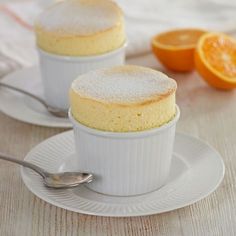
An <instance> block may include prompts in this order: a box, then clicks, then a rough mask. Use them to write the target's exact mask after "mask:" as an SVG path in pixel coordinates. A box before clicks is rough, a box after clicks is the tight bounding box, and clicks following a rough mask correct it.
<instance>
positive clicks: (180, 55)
mask: <svg viewBox="0 0 236 236" xmlns="http://www.w3.org/2000/svg"><path fill="white" fill-rule="evenodd" d="M204 33H205V31H204V30H201V29H180V30H173V31H168V32H164V33H161V34H158V35H156V36H155V37H154V38H153V39H152V50H153V52H154V54H155V55H156V57H157V58H158V59H159V60H160V62H161V63H162V64H163V65H164V66H166V67H167V68H168V69H171V70H174V71H180V72H181V71H191V70H193V69H194V50H195V47H196V44H197V41H198V39H199V38H200V37H201V36H202V35H203V34H204Z"/></svg>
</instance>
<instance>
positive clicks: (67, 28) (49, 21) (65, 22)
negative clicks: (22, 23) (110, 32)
mask: <svg viewBox="0 0 236 236" xmlns="http://www.w3.org/2000/svg"><path fill="white" fill-rule="evenodd" d="M121 17H122V16H121V14H120V10H119V8H118V6H116V5H115V3H114V2H112V1H109V0H66V1H62V2H59V3H58V4H56V5H54V6H52V7H50V8H49V9H47V10H46V11H44V12H43V13H42V14H41V15H40V16H39V18H38V20H37V21H36V25H40V26H41V27H43V28H44V29H46V30H48V31H57V32H60V33H62V34H63V33H64V34H79V35H91V34H94V33H97V32H100V31H104V30H106V29H109V28H112V27H113V26H115V25H116V24H117V23H119V22H120V19H121Z"/></svg>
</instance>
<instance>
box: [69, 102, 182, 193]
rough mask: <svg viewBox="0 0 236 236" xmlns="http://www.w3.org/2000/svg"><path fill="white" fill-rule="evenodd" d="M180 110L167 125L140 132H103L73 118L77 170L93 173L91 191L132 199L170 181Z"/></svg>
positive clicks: (89, 185) (70, 115) (70, 116)
mask: <svg viewBox="0 0 236 236" xmlns="http://www.w3.org/2000/svg"><path fill="white" fill-rule="evenodd" d="M179 116H180V111H179V108H178V106H176V115H175V117H174V118H173V119H172V120H171V121H170V122H169V123H167V124H165V125H163V126H161V127H159V128H154V129H150V130H145V131H139V132H126V133H119V132H104V131H100V130H96V129H91V128H89V127H86V126H84V125H82V124H80V123H79V122H77V121H76V120H74V118H73V117H72V114H71V113H70V112H69V118H70V120H71V122H72V124H73V128H74V134H75V147H76V156H77V162H76V165H77V168H78V169H79V170H83V171H85V172H89V173H92V174H93V175H94V177H95V181H93V182H92V183H91V184H88V188H90V189H92V190H94V191H96V192H99V193H103V194H109V195H116V196H131V195H137V194H143V193H148V192H151V191H154V190H156V189H158V188H160V187H161V186H163V185H164V184H165V182H166V181H167V178H168V175H169V170H170V165H171V157H172V151H173V144H174V138H175V126H176V123H177V121H178V120H179Z"/></svg>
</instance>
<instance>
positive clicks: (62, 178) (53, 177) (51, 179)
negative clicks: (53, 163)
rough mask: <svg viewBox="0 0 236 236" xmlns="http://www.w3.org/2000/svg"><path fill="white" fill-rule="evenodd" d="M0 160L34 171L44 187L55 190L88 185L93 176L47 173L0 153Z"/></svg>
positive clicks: (73, 173)
mask: <svg viewBox="0 0 236 236" xmlns="http://www.w3.org/2000/svg"><path fill="white" fill-rule="evenodd" d="M0 159H2V160H5V161H10V162H14V163H17V164H19V165H22V166H24V167H27V168H30V169H31V170H34V171H35V172H37V173H38V174H39V175H41V176H42V177H43V183H44V185H45V186H47V187H49V188H56V189H62V188H63V189H66V188H72V187H76V186H78V185H80V184H83V183H90V182H91V181H92V180H93V175H92V174H89V173H81V172H61V173H49V172H47V171H45V170H43V169H42V168H40V167H38V166H36V165H34V164H32V163H29V162H26V161H20V160H17V159H15V158H12V157H9V156H7V155H5V154H2V153H0Z"/></svg>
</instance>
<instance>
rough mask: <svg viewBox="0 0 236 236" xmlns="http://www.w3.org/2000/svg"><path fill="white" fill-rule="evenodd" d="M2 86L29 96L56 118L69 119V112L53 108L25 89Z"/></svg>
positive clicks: (1, 84) (2, 84)
mask: <svg viewBox="0 0 236 236" xmlns="http://www.w3.org/2000/svg"><path fill="white" fill-rule="evenodd" d="M0 86H2V87H5V88H8V89H11V90H14V91H17V92H19V93H23V94H25V95H27V96H29V97H31V98H33V99H35V100H37V101H38V102H40V103H41V104H42V105H43V106H44V107H45V108H46V109H47V111H48V112H49V113H51V114H52V115H54V116H57V117H63V118H65V117H68V111H65V110H61V109H58V108H54V107H51V106H49V105H48V104H47V103H46V102H45V101H44V100H43V99H41V98H40V97H38V96H36V95H34V94H32V93H29V92H27V91H25V90H23V89H20V88H16V87H14V86H11V85H8V84H4V83H2V82H0Z"/></svg>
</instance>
